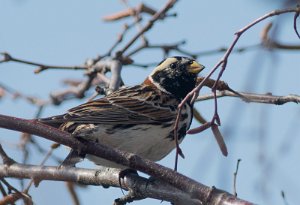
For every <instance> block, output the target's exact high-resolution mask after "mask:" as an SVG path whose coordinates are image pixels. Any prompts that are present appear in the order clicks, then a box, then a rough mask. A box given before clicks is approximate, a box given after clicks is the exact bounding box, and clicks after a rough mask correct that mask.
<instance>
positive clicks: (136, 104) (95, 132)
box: [39, 56, 204, 168]
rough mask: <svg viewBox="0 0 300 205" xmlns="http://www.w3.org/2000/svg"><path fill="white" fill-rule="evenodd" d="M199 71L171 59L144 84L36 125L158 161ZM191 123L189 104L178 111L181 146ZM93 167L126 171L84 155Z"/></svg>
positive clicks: (193, 64)
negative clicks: (55, 128) (42, 125)
mask: <svg viewBox="0 0 300 205" xmlns="http://www.w3.org/2000/svg"><path fill="white" fill-rule="evenodd" d="M203 69H204V66H203V65H201V64H199V63H197V62H196V61H195V60H193V59H191V58H187V57H180V56H175V57H170V58H167V59H165V60H163V61H162V62H161V63H159V64H158V65H157V67H156V68H155V69H154V70H153V71H152V73H151V74H150V75H149V76H148V77H147V78H146V80H145V81H144V82H143V83H142V84H140V85H136V86H132V87H125V88H121V89H119V90H117V91H114V92H112V93H110V94H109V95H107V96H105V97H103V98H100V99H97V100H94V101H90V102H87V103H84V104H82V105H79V106H77V107H74V108H72V109H70V110H69V111H68V112H67V113H65V114H63V115H58V116H54V117H49V118H44V119H39V121H40V122H42V123H45V124H48V125H51V126H53V127H57V128H59V129H61V130H63V131H66V132H69V133H71V134H72V135H73V136H75V137H78V138H81V139H84V140H87V141H92V142H96V143H102V144H105V145H107V146H110V147H112V148H117V149H120V150H123V151H127V152H131V153H134V154H137V155H139V156H141V157H143V158H146V159H149V160H152V161H159V160H161V159H162V158H164V157H165V156H166V155H168V154H169V153H170V152H171V151H172V150H173V149H174V148H175V146H176V145H175V142H174V123H175V120H176V116H177V111H178V109H177V107H178V105H179V103H180V102H181V100H182V99H183V98H184V97H185V96H186V95H187V94H188V93H189V92H190V91H192V89H193V88H195V85H196V80H197V75H198V73H199V72H200V71H202V70H203ZM192 118H193V104H191V103H190V102H189V101H188V102H187V103H186V104H185V105H184V106H183V108H182V112H181V115H180V120H179V125H178V141H179V143H180V142H182V140H183V138H184V136H185V135H186V131H187V130H188V129H189V127H190V125H191V122H192ZM86 157H87V158H88V159H89V160H91V161H93V162H94V163H95V164H97V165H101V166H105V167H114V168H125V167H124V166H122V165H119V164H116V163H114V162H111V161H108V160H105V159H103V158H100V157H96V156H92V155H87V156H86Z"/></svg>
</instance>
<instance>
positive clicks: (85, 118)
mask: <svg viewBox="0 0 300 205" xmlns="http://www.w3.org/2000/svg"><path fill="white" fill-rule="evenodd" d="M148 92H150V93H148ZM153 94H158V93H156V91H155V90H153V89H149V88H147V89H145V86H135V87H131V88H124V89H120V90H119V91H117V92H114V93H113V94H112V95H108V96H107V97H106V98H101V99H98V100H94V101H91V102H88V103H85V104H82V105H79V106H77V107H74V108H72V109H70V110H69V112H68V113H67V114H65V115H64V116H63V121H65V122H66V121H72V122H78V123H95V124H98V123H99V124H162V123H165V122H172V121H174V119H175V117H176V111H172V110H171V109H170V108H169V107H168V106H164V107H160V106H159V105H155V106H154V104H153V102H152V101H151V99H150V97H151V96H152V95H153ZM160 94H161V93H160ZM146 99H147V100H148V101H147V100H146Z"/></svg>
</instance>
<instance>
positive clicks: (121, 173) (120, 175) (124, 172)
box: [119, 168, 138, 195]
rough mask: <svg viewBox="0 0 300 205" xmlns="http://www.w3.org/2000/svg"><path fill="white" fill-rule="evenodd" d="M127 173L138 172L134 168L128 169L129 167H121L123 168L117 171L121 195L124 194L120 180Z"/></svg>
mask: <svg viewBox="0 0 300 205" xmlns="http://www.w3.org/2000/svg"><path fill="white" fill-rule="evenodd" d="M128 174H136V175H138V172H137V171H136V170H135V169H130V168H128V169H123V170H121V171H120V172H119V185H120V188H121V191H122V193H123V195H125V194H124V192H123V189H122V181H121V180H124V178H125V177H126V175H128Z"/></svg>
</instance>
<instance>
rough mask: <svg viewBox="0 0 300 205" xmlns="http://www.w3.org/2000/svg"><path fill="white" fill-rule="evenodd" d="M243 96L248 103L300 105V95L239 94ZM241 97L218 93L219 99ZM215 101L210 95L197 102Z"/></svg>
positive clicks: (227, 92) (200, 98)
mask: <svg viewBox="0 0 300 205" xmlns="http://www.w3.org/2000/svg"><path fill="white" fill-rule="evenodd" d="M239 93H240V94H241V95H242V96H244V97H245V98H246V99H247V102H255V103H265V104H274V105H283V104H285V103H290V102H294V103H300V96H299V95H293V94H290V95H286V96H276V95H272V94H271V93H267V94H256V93H247V92H239ZM225 96H229V97H239V98H240V97H241V96H240V95H238V94H236V93H233V92H231V91H228V90H223V91H217V95H216V97H217V98H221V97H225ZM211 99H214V94H213V93H210V94H207V95H201V96H198V98H197V99H196V101H205V100H211Z"/></svg>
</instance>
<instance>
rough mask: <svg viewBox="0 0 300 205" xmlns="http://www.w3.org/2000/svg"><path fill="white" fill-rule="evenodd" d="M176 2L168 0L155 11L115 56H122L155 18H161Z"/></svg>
mask: <svg viewBox="0 0 300 205" xmlns="http://www.w3.org/2000/svg"><path fill="white" fill-rule="evenodd" d="M176 2H177V0H169V1H168V2H167V4H166V5H165V6H164V7H163V8H162V9H161V10H160V11H158V12H156V13H155V14H154V15H153V16H152V18H151V19H150V20H149V21H148V23H147V24H146V25H145V26H144V27H143V28H141V30H140V31H139V32H138V33H137V34H136V35H135V36H133V37H132V39H131V40H130V41H129V42H128V43H127V44H126V45H125V46H124V48H123V49H121V50H120V51H118V52H117V54H116V55H117V57H118V56H122V55H123V54H124V53H125V51H127V49H128V48H129V47H131V46H132V44H133V43H134V42H135V41H136V40H137V39H138V38H139V37H141V36H142V35H143V34H144V33H145V32H147V31H148V30H149V29H150V28H152V26H153V25H154V23H155V22H156V21H157V20H159V19H160V20H161V19H163V18H164V17H165V16H166V15H165V14H166V13H167V12H168V11H169V9H171V8H172V7H173V6H174V4H175V3H176Z"/></svg>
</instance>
